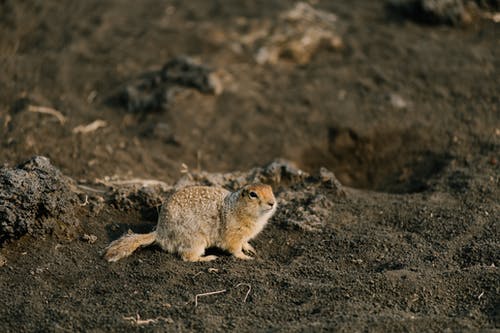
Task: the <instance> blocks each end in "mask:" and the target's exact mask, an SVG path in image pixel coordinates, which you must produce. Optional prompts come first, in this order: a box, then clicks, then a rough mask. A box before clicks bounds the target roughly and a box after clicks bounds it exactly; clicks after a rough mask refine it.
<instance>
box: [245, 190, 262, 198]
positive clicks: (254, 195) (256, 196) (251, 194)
mask: <svg viewBox="0 0 500 333" xmlns="http://www.w3.org/2000/svg"><path fill="white" fill-rule="evenodd" d="M248 195H249V196H250V198H258V197H259V196H258V195H257V193H255V192H254V191H251V192H250V193H248Z"/></svg>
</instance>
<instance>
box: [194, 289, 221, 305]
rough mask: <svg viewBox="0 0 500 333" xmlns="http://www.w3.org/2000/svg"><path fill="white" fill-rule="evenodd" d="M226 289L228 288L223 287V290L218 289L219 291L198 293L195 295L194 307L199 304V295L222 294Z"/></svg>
mask: <svg viewBox="0 0 500 333" xmlns="http://www.w3.org/2000/svg"><path fill="white" fill-rule="evenodd" d="M226 291H227V290H226V289H222V290H217V291H211V292H209V293H203V294H197V295H196V296H195V297H194V307H197V306H198V297H204V296H210V295H217V294H222V293H225V292H226Z"/></svg>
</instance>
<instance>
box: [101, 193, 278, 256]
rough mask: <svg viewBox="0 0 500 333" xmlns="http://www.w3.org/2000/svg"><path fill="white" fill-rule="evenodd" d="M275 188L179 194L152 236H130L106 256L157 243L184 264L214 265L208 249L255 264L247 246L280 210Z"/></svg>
mask: <svg viewBox="0 0 500 333" xmlns="http://www.w3.org/2000/svg"><path fill="white" fill-rule="evenodd" d="M276 206H277V203H276V199H275V197H274V194H273V191H272V188H271V186H269V185H264V184H253V185H247V186H244V187H243V188H241V189H239V190H237V191H235V192H229V191H227V190H225V189H223V188H220V187H209V186H192V187H186V188H183V189H181V190H179V191H177V192H175V193H174V194H173V195H172V196H171V197H170V198H169V199H168V200H167V201H166V202H165V203H164V204H163V205H162V208H161V211H160V216H159V218H158V224H157V226H156V230H155V231H153V232H150V233H149V234H127V235H124V236H122V237H121V238H119V239H117V240H115V241H114V242H112V243H111V244H109V246H108V247H107V249H106V253H105V255H104V257H105V258H106V260H108V261H117V260H120V259H121V258H125V257H127V256H129V255H130V254H132V252H134V251H135V250H136V249H137V248H138V247H140V246H148V245H151V244H153V243H156V244H159V245H160V246H161V247H162V248H163V249H164V250H165V251H167V252H170V253H178V254H179V255H180V256H181V258H182V259H183V260H186V261H210V260H214V259H216V258H217V256H215V255H204V254H205V249H206V248H208V247H213V246H215V247H218V248H221V249H223V250H227V251H229V252H230V253H231V254H232V255H234V256H235V257H236V258H239V259H253V258H252V257H250V256H248V255H246V254H245V253H243V251H244V252H247V253H251V254H255V249H254V248H253V247H252V245H250V244H249V243H248V241H249V240H250V239H252V238H254V237H255V236H256V235H257V234H258V233H259V232H261V231H262V229H263V228H264V226H265V225H266V223H267V221H268V220H269V218H270V217H271V216H272V215H273V214H274V212H275V211H276Z"/></svg>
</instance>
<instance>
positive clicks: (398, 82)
mask: <svg viewBox="0 0 500 333" xmlns="http://www.w3.org/2000/svg"><path fill="white" fill-rule="evenodd" d="M310 3H311V4H312V5H313V6H314V8H316V9H319V10H321V13H333V14H334V15H336V18H335V19H333V16H332V15H323V16H322V17H323V18H325V20H327V21H328V20H330V21H331V22H330V21H329V22H330V23H331V26H330V25H329V24H330V23H328V22H327V23H325V26H327V27H328V29H332V31H334V32H335V36H334V37H335V38H334V37H332V38H331V39H329V41H330V42H331V43H330V44H328V45H324V43H323V42H322V43H320V45H319V46H318V47H317V48H314V49H312V51H311V52H310V54H309V53H307V54H306V55H304V56H303V57H302V55H303V54H302V53H301V52H305V51H304V50H303V49H302V48H300V47H299V48H291V49H290V50H287V52H291V53H287V52H283V54H280V58H279V59H277V60H276V59H274V60H272V61H260V60H261V59H262V58H259V56H261V55H262V54H263V53H259V50H260V51H262V50H263V47H265V46H266V45H267V46H268V47H269V45H274V44H271V43H272V40H271V39H269V38H270V37H269V36H271V35H273V34H276V33H278V32H279V31H280V30H279V29H280V27H279V24H281V23H279V22H282V21H280V20H282V18H283V13H285V12H286V11H288V10H290V8H293V6H294V5H295V3H294V2H292V1H285V0H282V1H260V0H259V1H255V0H248V1H247V0H241V1H217V0H212V1H207V0H192V1H174V0H172V1H158V0H147V1H113V0H110V1H94V0H90V1H80V2H64V3H61V2H60V1H53V0H48V1H35V0H29V1H22V2H21V1H11V0H0V133H1V134H0V161H1V163H2V165H3V167H2V168H1V169H0V179H1V180H2V182H1V183H0V186H1V187H0V217H1V218H2V220H1V221H0V223H2V225H1V226H0V227H1V228H0V231H1V232H2V234H0V242H1V243H0V246H1V247H0V300H1V305H0V331H2V332H25V331H26V332H27V331H37V332H38V331H40V332H42V331H43V332H46V331H49V332H68V331H69V332H73V331H92V332H101V331H106V332H129V331H158V332H163V331H172V332H183V331H200V330H205V331H243V332H245V331H247V332H248V331H252V332H253V331H271V332H274V331H346V332H360V331H373V332H402V331H406V332H423V331H435V332H443V331H449V332H456V331H483V332H485V331H492V332H493V331H496V330H497V329H500V271H499V266H500V230H499V228H500V223H499V220H500V201H499V198H500V172H499V168H500V167H499V160H500V154H499V152H500V113H499V109H498V107H499V105H500V100H499V96H500V94H499V92H500V84H499V78H500V48H499V44H498V36H499V32H500V31H499V27H500V25H499V23H495V21H494V19H493V14H494V13H495V11H496V12H498V11H499V9H500V8H499V5H498V2H496V1H482V2H480V1H477V3H478V5H474V6H472V5H470V4H468V5H467V6H466V7H464V8H465V9H464V10H466V12H463V13H461V15H458V16H453V17H452V19H443V20H437V19H432V20H422V16H421V15H422V10H421V9H420V11H419V13H418V15H420V16H418V15H417V16H415V17H412V11H411V10H408V8H406V9H405V10H397V9H395V6H396V5H395V4H394V1H392V2H391V5H390V6H389V5H388V2H384V1H370V0H355V1H326V0H325V1H320V0H316V1H310ZM482 3H485V4H483V5H482ZM396 7H397V6H396ZM460 8H461V7H460ZM464 13H465V14H464ZM462 14H463V15H462ZM332 22H333V23H332ZM266 29H267V30H266ZM262 31H264V33H262ZM308 31H309V30H308ZM314 31H317V30H314ZM332 36H333V35H332ZM337 37H338V38H337ZM280 43H281V44H280ZM283 43H285V42H279V43H278V44H277V45H278V46H279V47H281V45H282V44H283ZM292 46H293V45H292ZM294 52H299V53H298V54H299V56H297V53H294ZM259 54H260V55H259ZM186 56H188V57H190V58H191V59H193V61H195V62H197V63H199V64H201V66H202V68H203V69H202V70H200V71H199V73H202V74H203V75H205V74H207V73H212V74H213V75H214V76H215V77H216V78H217V80H218V81H217V83H219V84H220V85H221V87H222V88H223V90H222V91H219V90H218V89H215V88H213V89H212V88H210V87H211V86H210V84H209V83H210V82H209V81H207V80H208V79H206V78H205V77H203V78H202V79H201V81H200V80H199V78H195V79H196V80H198V81H196V82H197V83H196V82H195V83H193V82H192V81H189V82H187V81H186V80H184V81H182V80H181V81H182V82H180V81H175V82H173V81H172V80H171V81H169V80H167V79H165V77H163V76H162V77H161V78H160V79H154V78H155V77H156V78H158V77H160V76H154V75H153V76H148V75H152V74H151V73H160V72H161V69H162V67H163V66H164V65H165V64H166V63H167V62H168V61H170V60H172V59H178V57H186ZM281 56H283V57H281ZM148 73H149V74H148ZM181 74H182V73H181ZM200 75H201V74H200ZM144 77H153V79H151V81H147V82H148V83H147V84H148V86H147V89H151V90H152V91H153V92H152V93H151V95H147V96H146V97H147V98H149V97H150V96H153V97H152V98H154V100H153V102H154V103H152V104H147V108H144V109H141V108H138V109H136V108H131V107H130V103H129V104H126V103H121V104H120V103H111V102H110V101H111V100H115V101H116V98H114V97H116V96H117V94H120V92H123V91H126V92H128V93H130V94H132V95H133V94H136V95H137V94H139V95H138V96H142V95H140V94H143V92H139V93H138V92H137V91H136V90H133V89H132V88H134V87H137V86H134V85H133V84H134V82H138V81H137V80H141V78H144ZM155 80H156V81H155ZM162 80H163V81H162ZM139 82H142V83H141V84H144V82H145V81H139ZM151 82H152V83H151ZM179 82H180V83H179ZM186 82H187V83H186ZM200 82H201V83H200ZM198 83H199V84H198ZM207 84H208V87H209V88H203V87H206V86H207ZM130 87H132V88H130ZM141 87H143V86H141ZM131 89H132V90H131ZM134 89H135V88H134ZM140 89H142V88H140ZM145 89H146V88H145ZM155 89H156V90H155ZM131 91H132V92H131ZM146 93H147V94H149V93H150V90H147V91H146ZM130 94H129V96H131V95H130ZM136 95H133V96H136ZM119 96H122V95H119ZM130 98H131V97H129V99H128V101H129V102H130V100H131V99H130ZM141 98H142V97H141ZM141 101H142V100H141ZM148 101H149V100H148ZM134 105H135V104H134ZM140 105H142V106H144V104H140ZM40 107H44V108H45V109H44V108H40ZM44 111H49V113H46V112H45V113H44ZM50 112H52V113H50ZM54 112H59V113H54ZM95 121H99V122H97V123H95ZM89 124H93V125H94V126H91V127H85V126H86V125H89ZM79 126H80V127H79ZM35 155H38V156H45V157H47V158H48V160H46V159H43V158H40V157H39V158H36V159H35V160H29V159H30V158H32V156H35ZM278 158H283V159H285V161H284V160H279V161H278V160H277V159H278ZM27 160H29V162H27V164H26V163H25V164H20V163H23V162H25V161H27ZM272 161H277V162H275V163H274V164H269V163H271V162H272ZM286 161H291V162H286ZM294 165H296V167H295V166H294ZM255 168H257V169H255ZM273 168H274V169H273ZM297 168H299V169H300V170H303V171H304V173H301V172H299V171H298V170H299V169H297ZM322 168H323V169H322ZM256 170H257V171H256ZM328 170H330V171H331V172H333V173H334V174H335V177H336V179H338V181H339V182H340V184H342V186H341V187H338V184H337V183H336V182H334V181H333V179H334V178H332V177H333V176H332V174H331V173H330V172H329V171H328ZM229 172H231V173H229ZM262 172H263V174H265V175H267V176H266V177H268V178H265V180H266V181H268V182H269V183H271V184H272V185H273V186H274V190H275V192H276V194H277V197H278V202H279V205H280V206H279V208H278V212H277V214H276V215H275V217H274V218H273V219H272V220H271V222H270V224H269V225H268V226H267V227H266V229H265V230H264V231H263V232H262V234H260V235H259V236H258V237H257V239H255V241H253V244H254V246H255V248H256V249H257V252H258V255H257V258H256V259H255V260H253V261H239V260H236V259H233V258H232V257H230V256H228V255H224V254H222V256H221V258H220V259H219V260H217V261H214V262H210V263H186V262H183V261H181V260H180V259H179V258H178V257H177V256H176V255H173V254H166V253H164V252H162V251H161V250H160V249H159V248H157V247H151V248H146V249H142V250H139V251H138V252H136V253H134V254H133V255H132V256H131V257H130V258H127V259H124V260H123V261H120V262H117V263H114V264H109V263H107V262H105V261H104V260H103V259H102V256H101V255H102V251H103V249H104V248H105V247H106V245H107V244H108V243H109V242H110V241H111V240H114V239H116V238H117V237H118V236H119V235H121V234H122V233H124V232H126V231H127V230H128V229H131V230H133V231H136V232H144V231H148V230H151V229H152V228H153V227H154V225H155V221H156V218H157V216H158V212H157V208H158V205H159V204H160V202H161V197H162V196H163V195H165V193H167V192H168V191H169V190H170V189H171V187H172V185H173V184H175V183H176V182H178V181H179V179H181V180H180V182H181V183H182V182H184V184H185V183H190V182H200V183H205V184H219V185H224V186H226V187H228V188H234V187H237V186H238V185H241V184H242V183H245V182H246V181H248V180H249V179H250V178H251V177H253V176H255V174H260V173H262ZM221 173H226V174H225V175H222V174H221ZM252 175H253V176H252ZM270 175H271V176H270ZM190 177H191V178H190ZM238 177H239V178H238ZM12 179H15V180H16V181H13V180H12ZM26 179H28V180H29V179H35V181H36V182H37V183H36V184H37V185H36V186H34V187H33V186H32V187H30V186H29V185H30V184H27V183H26V182H27V181H28V180H26ZM24 180H26V182H25V181H24ZM131 180H132V181H133V182H135V184H132V185H131V184H130V181H131ZM144 180H155V181H157V182H156V183H155V184H153V185H151V184H152V183H154V182H144ZM127 181H128V182H127ZM141 182H142V185H140V184H139V185H137V184H138V183H141ZM44 184H49V185H47V186H46V185H44ZM25 188H29V189H30V191H34V192H26V190H24V189H25ZM20 189H21V190H20ZM31 193H37V196H36V197H33V196H30V195H29V194H31ZM44 198H45V199H44ZM47 198H49V199H50V200H48V199H47ZM27 201H29V203H26V202H27ZM11 222H12V223H13V224H15V225H10V224H9V223H11ZM12 226H14V227H13V228H10V227H12ZM214 251H217V250H214ZM222 290H224V292H220V293H216V294H213V295H201V296H198V297H196V295H199V294H204V293H210V292H217V291H222ZM196 298H197V302H196V303H197V304H195V299H196ZM195 305H196V306H195Z"/></svg>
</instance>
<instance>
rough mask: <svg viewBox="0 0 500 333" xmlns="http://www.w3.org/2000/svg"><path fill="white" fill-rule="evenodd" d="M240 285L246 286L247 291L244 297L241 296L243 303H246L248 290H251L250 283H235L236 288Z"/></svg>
mask: <svg viewBox="0 0 500 333" xmlns="http://www.w3.org/2000/svg"><path fill="white" fill-rule="evenodd" d="M240 286H246V287H248V290H247V293H246V294H245V298H243V303H246V301H247V298H248V295H250V291H252V286H251V285H250V284H248V283H238V284H237V285H236V288H238V287H240Z"/></svg>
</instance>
